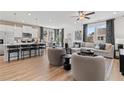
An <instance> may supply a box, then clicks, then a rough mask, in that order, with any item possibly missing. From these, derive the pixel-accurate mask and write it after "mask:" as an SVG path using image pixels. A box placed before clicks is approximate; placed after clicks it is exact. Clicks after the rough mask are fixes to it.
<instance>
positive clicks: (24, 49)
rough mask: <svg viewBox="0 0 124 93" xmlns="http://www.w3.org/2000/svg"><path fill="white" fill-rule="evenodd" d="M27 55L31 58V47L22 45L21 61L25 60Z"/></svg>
mask: <svg viewBox="0 0 124 93" xmlns="http://www.w3.org/2000/svg"><path fill="white" fill-rule="evenodd" d="M25 52H28V54H25ZM25 55H28V56H29V57H31V51H30V45H21V59H24V58H25Z"/></svg>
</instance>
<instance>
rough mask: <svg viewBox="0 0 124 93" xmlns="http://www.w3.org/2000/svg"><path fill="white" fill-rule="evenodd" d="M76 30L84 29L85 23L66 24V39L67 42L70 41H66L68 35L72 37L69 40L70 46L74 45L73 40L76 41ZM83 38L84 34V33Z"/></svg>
mask: <svg viewBox="0 0 124 93" xmlns="http://www.w3.org/2000/svg"><path fill="white" fill-rule="evenodd" d="M76 30H81V31H83V25H81V24H79V23H77V24H67V25H65V26H64V40H65V42H68V41H66V39H67V38H68V37H70V38H71V39H72V40H71V41H69V42H68V43H69V45H70V47H71V46H73V42H75V31H76ZM82 39H83V35H82Z"/></svg>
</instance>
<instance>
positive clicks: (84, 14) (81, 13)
mask: <svg viewBox="0 0 124 93" xmlns="http://www.w3.org/2000/svg"><path fill="white" fill-rule="evenodd" d="M92 14H95V12H88V13H87V12H86V11H78V15H77V16H71V17H77V19H76V20H77V21H79V20H83V19H90V17H88V16H89V15H92Z"/></svg>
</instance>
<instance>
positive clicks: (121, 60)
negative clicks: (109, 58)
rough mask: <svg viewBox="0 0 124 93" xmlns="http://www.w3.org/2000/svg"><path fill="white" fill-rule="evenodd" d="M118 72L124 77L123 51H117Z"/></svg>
mask: <svg viewBox="0 0 124 93" xmlns="http://www.w3.org/2000/svg"><path fill="white" fill-rule="evenodd" d="M119 55H120V57H119V61H120V72H121V73H122V75H123V76H124V49H120V50H119Z"/></svg>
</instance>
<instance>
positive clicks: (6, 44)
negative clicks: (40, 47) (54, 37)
mask: <svg viewBox="0 0 124 93" xmlns="http://www.w3.org/2000/svg"><path fill="white" fill-rule="evenodd" d="M27 44H29V45H30V44H45V43H43V42H39V43H13V44H3V45H4V46H9V45H27Z"/></svg>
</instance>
